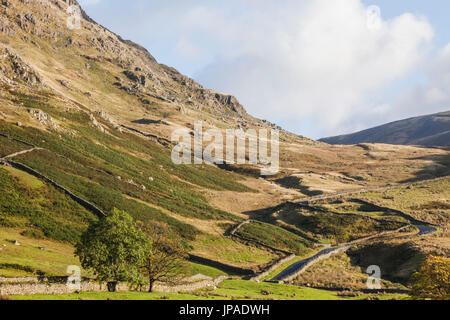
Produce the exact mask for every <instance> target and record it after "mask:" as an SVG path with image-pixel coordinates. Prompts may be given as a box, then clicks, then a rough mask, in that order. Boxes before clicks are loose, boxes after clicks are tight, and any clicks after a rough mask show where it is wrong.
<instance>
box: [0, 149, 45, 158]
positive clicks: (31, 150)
mask: <svg viewBox="0 0 450 320" xmlns="http://www.w3.org/2000/svg"><path fill="white" fill-rule="evenodd" d="M35 150H42V148H37V147H36V148H31V149H27V150H22V151H18V152H15V153H12V154H10V155H7V156H4V157H3V158H0V161H1V160H6V159H11V158H14V157H17V156H20V155H22V154H25V153H29V152H33V151H35Z"/></svg>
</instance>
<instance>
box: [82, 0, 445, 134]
mask: <svg viewBox="0 0 450 320" xmlns="http://www.w3.org/2000/svg"><path fill="white" fill-rule="evenodd" d="M80 3H82V5H83V7H84V9H85V10H86V12H87V13H88V14H89V15H90V16H91V17H92V18H93V19H94V20H96V21H97V22H99V23H100V24H102V25H104V26H105V27H107V28H109V29H110V30H112V31H114V32H116V33H118V34H120V35H121V36H122V37H124V38H126V39H131V40H133V41H135V42H138V43H140V44H142V45H143V46H145V47H146V48H147V49H148V50H149V51H150V52H151V53H152V55H153V56H155V58H156V59H157V60H158V61H159V62H161V63H164V64H167V65H170V66H173V67H175V68H177V69H178V70H179V71H180V72H182V73H183V74H186V75H188V76H190V77H193V78H194V79H195V80H197V81H198V82H200V83H201V84H202V85H204V86H205V87H209V88H212V89H214V90H217V91H221V92H225V93H230V94H233V95H235V96H236V97H237V98H238V99H239V100H240V101H241V103H242V104H243V105H244V106H245V107H246V109H247V110H248V111H249V113H251V114H252V115H254V116H257V117H259V118H262V119H268V120H270V121H272V122H275V123H277V124H279V125H281V126H282V127H284V128H286V129H289V130H291V131H293V132H296V133H299V134H303V135H306V136H309V137H312V138H321V137H325V136H331V135H337V134H344V133H350V132H354V131H357V130H361V129H365V128H368V127H371V126H374V125H379V124H383V123H386V122H389V121H393V120H399V119H402V118H408V117H411V116H416V115H423V114H429V113H434V112H440V111H446V110H450V31H449V30H450V19H448V17H447V13H448V12H449V10H450V4H449V3H448V0H428V1H424V0H395V1H391V0H283V1H279V0H278V1H277V0H227V1H221V0H164V1H162V0H127V1H123V0H84V1H80Z"/></svg>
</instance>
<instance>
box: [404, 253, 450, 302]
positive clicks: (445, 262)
mask: <svg viewBox="0 0 450 320" xmlns="http://www.w3.org/2000/svg"><path fill="white" fill-rule="evenodd" d="M412 281H413V283H414V285H413V288H412V290H411V296H412V297H413V298H416V299H434V300H450V259H449V258H441V257H434V256H428V258H427V259H426V260H425V262H424V263H423V264H422V266H421V267H420V270H419V271H418V272H417V273H415V274H414V275H413V277H412Z"/></svg>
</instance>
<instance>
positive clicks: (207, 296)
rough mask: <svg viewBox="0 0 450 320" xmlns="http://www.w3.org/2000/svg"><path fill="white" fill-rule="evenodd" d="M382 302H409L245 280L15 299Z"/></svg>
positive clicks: (397, 296)
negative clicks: (185, 289)
mask: <svg viewBox="0 0 450 320" xmlns="http://www.w3.org/2000/svg"><path fill="white" fill-rule="evenodd" d="M373 297H376V299H379V300H389V299H408V296H406V295H398V294H386V295H362V296H359V297H352V298H345V297H341V296H339V295H338V294H336V293H334V292H331V291H325V290H318V289H311V288H303V287H298V286H293V285H284V284H274V283H264V282H263V283H255V282H250V281H244V280H226V281H224V282H222V283H221V284H220V285H219V286H218V287H217V289H215V290H214V289H212V288H211V289H205V290H199V291H196V292H192V293H160V292H154V293H147V292H118V293H108V292H85V293H80V294H62V295H41V294H39V295H28V296H11V297H10V298H11V299H13V300H347V299H348V300H364V299H368V298H373Z"/></svg>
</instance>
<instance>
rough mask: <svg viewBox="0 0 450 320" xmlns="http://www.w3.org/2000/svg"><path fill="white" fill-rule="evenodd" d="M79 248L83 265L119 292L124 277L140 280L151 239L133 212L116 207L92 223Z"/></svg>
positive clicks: (77, 249)
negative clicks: (119, 283) (139, 224)
mask: <svg viewBox="0 0 450 320" xmlns="http://www.w3.org/2000/svg"><path fill="white" fill-rule="evenodd" d="M75 248H76V250H75V255H76V256H78V257H79V258H80V261H81V265H82V266H83V268H85V269H91V270H93V271H94V273H95V275H97V279H98V280H99V281H100V282H106V283H107V285H108V291H110V292H115V291H116V286H117V283H118V282H120V281H124V282H125V281H126V282H131V283H136V282H139V280H140V278H141V273H140V271H141V269H140V268H141V266H142V264H143V263H144V261H145V258H146V257H147V255H148V252H150V243H149V241H148V237H147V236H146V235H145V233H144V232H142V230H141V229H140V228H138V227H137V225H136V223H135V222H134V220H133V218H132V217H131V216H129V215H128V214H127V213H126V212H125V211H120V210H117V209H113V210H112V211H111V213H110V214H109V215H108V216H107V217H105V218H102V219H100V220H99V221H95V222H93V223H91V224H90V225H89V228H88V229H87V230H86V231H85V232H84V233H83V234H82V236H81V239H80V241H79V242H78V243H77V244H76V246H75Z"/></svg>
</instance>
